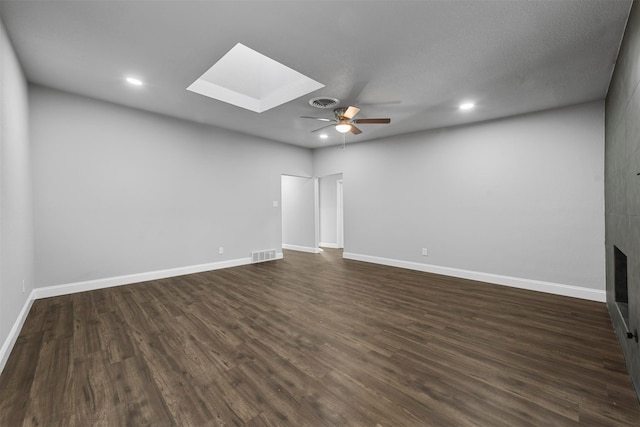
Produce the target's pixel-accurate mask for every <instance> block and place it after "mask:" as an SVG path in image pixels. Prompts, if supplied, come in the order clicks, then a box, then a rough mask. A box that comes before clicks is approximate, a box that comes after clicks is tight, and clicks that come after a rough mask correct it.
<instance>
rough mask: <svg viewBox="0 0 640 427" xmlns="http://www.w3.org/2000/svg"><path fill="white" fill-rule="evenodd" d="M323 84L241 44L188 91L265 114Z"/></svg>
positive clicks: (321, 86)
mask: <svg viewBox="0 0 640 427" xmlns="http://www.w3.org/2000/svg"><path fill="white" fill-rule="evenodd" d="M323 87H324V85H323V84H322V83H318V82H317V81H315V80H313V79H310V78H309V77H307V76H305V75H303V74H300V73H299V72H297V71H295V70H292V69H291V68H289V67H287V66H286V65H282V64H281V63H279V62H277V61H274V60H273V59H271V58H269V57H267V56H265V55H263V54H261V53H259V52H256V51H255V50H253V49H251V48H248V47H247V46H245V45H243V44H241V43H238V44H236V45H235V46H234V47H233V48H232V49H231V50H230V51H229V52H227V53H226V54H225V55H224V56H223V57H222V58H220V60H218V62H216V63H215V64H213V66H212V67H211V68H209V69H208V70H207V71H206V72H205V73H204V74H203V75H202V76H200V78H198V79H197V80H196V81H195V82H193V83H192V84H191V85H190V86H189V87H188V88H187V90H190V91H192V92H195V93H199V94H200V95H204V96H208V97H210V98H214V99H217V100H219V101H223V102H226V103H229V104H233V105H235V106H238V107H241V108H245V109H247V110H251V111H254V112H256V113H262V112H263V111H267V110H269V109H271V108H274V107H277V106H278V105H282V104H284V103H286V102H289V101H291V100H293V99H296V98H299V97H301V96H303V95H306V94H308V93H310V92H313V91H314V90H318V89H320V88H323Z"/></svg>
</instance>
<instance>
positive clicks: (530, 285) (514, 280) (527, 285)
mask: <svg viewBox="0 0 640 427" xmlns="http://www.w3.org/2000/svg"><path fill="white" fill-rule="evenodd" d="M342 257H343V258H345V259H351V260H354V261H363V262H370V263H373V264H382V265H387V266H390V267H399V268H406V269H408V270H416V271H423V272H425V273H434V274H442V275H444V276H451V277H458V278H461V279H468V280H476V281H479V282H486V283H491V284H494V285H502V286H509V287H512V288H519V289H527V290H530V291H537V292H545V293H548V294H554V295H562V296H566V297H573V298H580V299H585V300H590V301H597V302H602V303H604V302H606V301H607V293H606V291H605V290H598V289H591V288H584V287H580V286H574V285H565V284H561V283H553V282H544V281H541V280H532V279H523V278H520V277H511V276H503V275H499V274H492V273H483V272H480V271H471V270H463V269H458V268H451V267H441V266H438V265H432V264H421V263H417V262H411V261H403V260H397V259H391V258H382V257H376V256H371V255H363V254H357V253H353V252H344V253H343V254H342Z"/></svg>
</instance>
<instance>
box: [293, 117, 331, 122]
mask: <svg viewBox="0 0 640 427" xmlns="http://www.w3.org/2000/svg"><path fill="white" fill-rule="evenodd" d="M300 118H301V119H313V120H320V121H322V122H332V121H333V119H327V118H324V117H310V116H300Z"/></svg>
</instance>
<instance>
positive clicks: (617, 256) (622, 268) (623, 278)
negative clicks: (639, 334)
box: [613, 246, 629, 327]
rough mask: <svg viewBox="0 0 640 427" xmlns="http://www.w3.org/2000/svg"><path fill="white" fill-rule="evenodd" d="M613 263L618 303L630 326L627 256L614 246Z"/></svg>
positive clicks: (623, 316)
mask: <svg viewBox="0 0 640 427" xmlns="http://www.w3.org/2000/svg"><path fill="white" fill-rule="evenodd" d="M613 263H614V290H615V296H616V304H617V305H618V309H619V310H620V314H622V318H623V319H624V321H625V323H626V325H627V327H629V287H628V283H627V256H626V255H625V254H624V252H622V251H621V250H620V249H618V247H617V246H614V247H613Z"/></svg>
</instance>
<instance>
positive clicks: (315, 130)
mask: <svg viewBox="0 0 640 427" xmlns="http://www.w3.org/2000/svg"><path fill="white" fill-rule="evenodd" d="M330 127H335V125H334V124H333V123H332V124H330V125H326V126H322V127H321V128H318V129H314V130H312V131H311V133H314V132H318V131H319V130H322V129H326V128H330Z"/></svg>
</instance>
